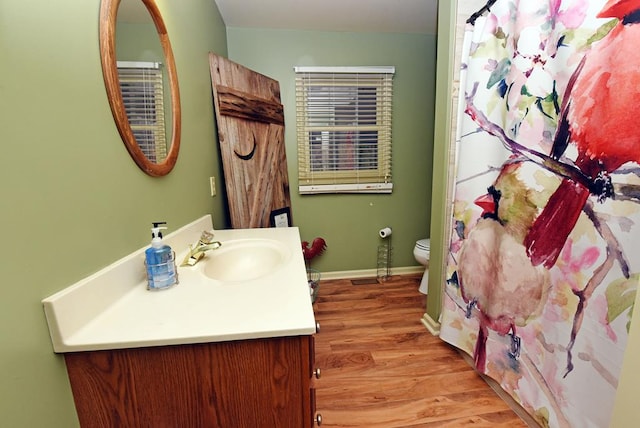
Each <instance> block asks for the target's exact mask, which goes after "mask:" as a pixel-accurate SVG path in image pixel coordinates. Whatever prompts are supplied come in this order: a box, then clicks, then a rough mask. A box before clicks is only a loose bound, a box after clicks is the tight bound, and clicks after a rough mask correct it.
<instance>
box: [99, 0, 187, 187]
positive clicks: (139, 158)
mask: <svg viewBox="0 0 640 428" xmlns="http://www.w3.org/2000/svg"><path fill="white" fill-rule="evenodd" d="M121 1H122V2H136V3H138V4H141V5H143V6H144V8H146V11H147V12H148V14H149V16H150V18H151V20H152V21H153V25H154V26H155V31H156V33H157V36H158V38H159V42H160V46H161V49H162V53H163V55H164V58H163V61H162V63H163V64H162V67H163V69H164V71H163V75H164V76H166V80H167V81H166V82H165V83H166V84H165V86H166V87H167V88H168V89H169V91H168V92H169V94H167V93H165V94H164V97H163V98H165V99H166V104H169V103H170V108H169V109H167V110H168V114H167V116H169V117H170V120H169V121H167V122H168V123H169V126H167V132H166V135H167V137H166V142H165V143H164V144H166V150H165V151H164V153H163V155H162V156H159V157H157V158H154V157H152V156H148V155H147V154H145V151H143V149H142V148H141V145H140V144H139V142H138V140H137V139H136V136H135V134H134V131H133V129H132V126H131V123H130V121H129V116H128V115H127V111H126V108H125V101H124V98H123V93H122V89H121V82H120V78H119V73H118V57H117V55H116V28H117V26H118V24H117V20H118V14H119V10H121V9H122V8H121V7H120V6H121ZM134 6H136V5H134ZM100 55H101V59H102V74H103V77H104V83H105V87H106V90H107V97H108V99H109V104H110V106H111V112H112V114H113V118H114V120H115V123H116V126H117V128H118V132H119V133H120V136H121V137H122V141H123V142H124V144H125V146H126V148H127V151H128V152H129V154H130V155H131V157H132V158H133V160H134V161H135V163H136V164H137V165H138V166H139V167H140V169H142V170H143V171H144V172H146V173H147V174H149V175H151V176H154V177H159V176H163V175H166V174H168V173H169V172H170V171H171V170H172V169H173V167H174V166H175V164H176V161H177V159H178V152H179V150H180V131H181V128H180V127H181V120H180V119H181V109H180V91H179V89H178V76H177V73H176V66H175V60H174V57H173V51H172V50H171V43H170V42H169V35H168V34H167V28H166V26H165V24H164V20H163V19H162V14H161V13H160V10H159V9H158V6H157V5H156V3H155V0H102V2H101V4H100ZM147 153H148V151H147Z"/></svg>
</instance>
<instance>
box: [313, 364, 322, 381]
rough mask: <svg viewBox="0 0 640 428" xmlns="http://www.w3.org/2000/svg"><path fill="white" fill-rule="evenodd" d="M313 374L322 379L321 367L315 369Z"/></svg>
mask: <svg viewBox="0 0 640 428" xmlns="http://www.w3.org/2000/svg"><path fill="white" fill-rule="evenodd" d="M313 375H314V376H315V377H316V379H320V367H318V368H317V369H315V370H314V371H313Z"/></svg>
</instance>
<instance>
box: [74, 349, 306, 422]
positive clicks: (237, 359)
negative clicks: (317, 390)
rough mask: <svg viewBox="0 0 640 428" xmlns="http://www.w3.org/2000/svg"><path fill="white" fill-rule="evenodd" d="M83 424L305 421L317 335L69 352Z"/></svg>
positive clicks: (77, 406)
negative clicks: (314, 344) (314, 337)
mask: <svg viewBox="0 0 640 428" xmlns="http://www.w3.org/2000/svg"><path fill="white" fill-rule="evenodd" d="M65 361H66V364H67V370H68V374H69V379H70V382H71V388H72V391H73V396H74V401H75V405H76V410H77V413H78V418H79V420H80V425H81V426H82V427H109V428H111V427H153V428H162V427H167V428H175V427H221V428H244V427H246V428H260V427H265V428H277V427H286V428H301V427H302V428H307V427H312V426H313V425H314V412H315V409H314V408H313V404H312V391H311V374H312V373H313V371H314V368H312V367H313V364H314V356H313V336H293V337H279V338H268V339H252V340H242V341H230V342H216V343H205V344H193V345H174V346H160V347H150V348H134V349H118V350H107V351H87V352H77V353H67V354H65Z"/></svg>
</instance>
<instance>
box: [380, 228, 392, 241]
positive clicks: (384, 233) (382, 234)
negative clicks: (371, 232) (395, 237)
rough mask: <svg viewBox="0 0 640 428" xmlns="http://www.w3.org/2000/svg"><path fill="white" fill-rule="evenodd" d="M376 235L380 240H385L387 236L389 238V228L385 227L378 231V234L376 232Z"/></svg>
mask: <svg viewBox="0 0 640 428" xmlns="http://www.w3.org/2000/svg"><path fill="white" fill-rule="evenodd" d="M378 234H379V235H380V237H381V238H386V237H388V236H391V228H390V227H385V228H384V229H380V232H378Z"/></svg>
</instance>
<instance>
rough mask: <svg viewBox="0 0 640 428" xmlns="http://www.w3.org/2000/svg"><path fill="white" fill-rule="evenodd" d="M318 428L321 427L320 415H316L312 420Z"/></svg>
mask: <svg viewBox="0 0 640 428" xmlns="http://www.w3.org/2000/svg"><path fill="white" fill-rule="evenodd" d="M313 421H314V422H315V423H316V424H317V425H318V426H320V425H322V415H321V414H320V413H318V414H317V415H316V417H315V419H314V420H313Z"/></svg>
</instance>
